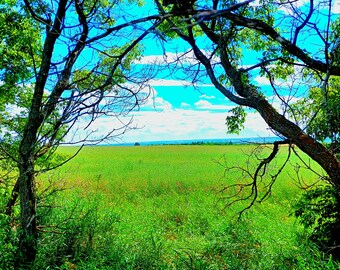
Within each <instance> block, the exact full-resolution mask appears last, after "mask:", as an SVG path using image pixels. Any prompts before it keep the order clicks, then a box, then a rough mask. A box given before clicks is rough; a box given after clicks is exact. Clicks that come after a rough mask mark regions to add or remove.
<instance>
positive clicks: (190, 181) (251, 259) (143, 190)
mask: <svg viewBox="0 0 340 270" xmlns="http://www.w3.org/2000/svg"><path fill="white" fill-rule="evenodd" d="M252 147H254V146H206V145H200V146H150V147H100V146H97V147H86V148H85V149H83V151H82V152H81V153H80V154H79V155H78V156H77V157H76V158H75V159H73V160H72V161H71V162H69V163H68V164H66V165H65V166H63V167H62V168H61V169H60V170H59V171H58V172H56V171H54V172H53V173H54V174H55V175H53V174H50V175H49V176H48V177H49V178H53V177H54V178H55V180H56V181H58V184H59V185H60V186H62V187H68V188H69V189H67V190H65V191H63V192H60V193H57V195H54V196H53V197H50V198H49V199H47V200H46V201H45V202H44V204H45V205H44V206H45V207H42V208H41V209H42V210H41V212H40V217H41V218H40V223H41V224H48V225H49V227H46V228H45V229H44V230H42V237H41V239H42V241H41V242H40V244H39V254H38V259H37V262H36V266H35V267H36V269H46V268H47V267H49V269H53V268H54V269H70V268H75V267H77V268H78V269H335V268H336V265H335V263H334V262H333V261H332V260H331V259H329V258H327V257H326V256H324V255H323V254H322V253H319V252H318V251H317V250H316V249H315V248H313V246H312V245H311V243H309V242H308V241H307V240H306V239H307V238H306V237H305V232H304V231H303V230H302V228H301V227H300V226H299V225H298V224H297V222H296V221H295V219H294V218H293V217H291V216H290V208H291V205H292V204H293V203H294V202H295V201H296V199H297V198H298V197H299V195H300V194H301V190H300V189H299V188H297V186H296V185H295V184H294V181H292V180H293V178H294V176H295V171H294V166H293V165H295V164H296V163H297V162H298V160H297V159H294V158H293V159H292V161H291V163H290V164H291V165H288V168H286V170H285V171H284V172H283V173H282V174H281V175H280V177H279V178H278V180H277V182H276V183H275V186H274V188H273V195H272V196H271V197H270V198H269V199H268V200H267V201H265V202H264V203H261V204H255V205H254V207H253V208H251V209H250V210H249V211H247V212H246V213H245V214H244V215H243V216H242V219H241V220H240V221H237V213H238V211H240V210H241V209H242V208H243V207H244V206H245V204H244V203H240V204H236V205H233V206H232V207H230V208H225V207H224V206H225V204H226V202H225V201H224V200H222V199H221V198H222V193H220V192H219V191H220V190H221V189H222V188H223V187H225V186H226V185H228V184H231V183H233V181H234V180H235V179H239V178H240V176H241V175H240V174H239V173H238V172H237V171H233V172H232V173H229V174H226V175H225V174H224V168H223V166H222V165H221V163H222V164H224V163H225V162H227V164H228V166H236V165H237V166H240V165H242V164H245V165H246V164H247V162H248V161H247V153H250V151H252V149H253V148H252ZM74 151H75V148H73V147H64V148H62V149H61V153H63V154H66V155H70V154H72V153H73V152H74ZM268 151H269V150H266V149H264V152H263V155H264V156H265V155H266V154H268V153H269V152H268ZM284 152H285V149H284ZM285 155H286V154H285V153H283V154H281V155H280V156H279V157H278V159H277V160H276V161H275V162H276V165H272V168H271V170H274V169H275V166H280V164H281V163H282V162H283V161H284V158H285ZM41 177H42V178H45V179H46V178H47V176H46V175H43V176H41ZM304 177H305V178H306V179H308V180H312V179H311V178H312V177H313V175H312V174H309V173H308V172H307V171H306V172H304ZM50 205H53V208H51V207H49V206H50ZM51 225H53V226H51Z"/></svg>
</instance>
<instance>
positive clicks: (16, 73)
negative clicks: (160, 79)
mask: <svg viewBox="0 0 340 270" xmlns="http://www.w3.org/2000/svg"><path fill="white" fill-rule="evenodd" d="M130 2H131V1H130ZM124 5H125V7H126V4H125V3H124V2H123V1H119V2H118V1H113V2H110V1H102V0H93V1H92V0H91V1H90V0H89V1H78V0H61V1H58V2H54V1H50V2H48V1H40V0H37V1H35V0H33V1H30V0H24V1H18V2H16V1H2V3H1V9H2V11H4V12H3V13H1V15H0V16H1V17H3V18H4V20H1V22H0V27H1V28H2V29H5V31H4V32H3V31H0V35H1V38H2V43H1V50H0V54H1V57H0V59H2V62H1V66H0V68H1V69H0V71H1V73H0V75H1V76H2V77H1V80H2V82H3V83H2V85H1V93H2V95H1V98H2V99H3V100H1V106H2V109H4V108H5V107H6V106H7V108H9V107H8V106H9V105H10V104H15V106H14V107H12V109H15V110H16V111H19V113H15V112H14V110H12V113H8V114H6V115H4V116H3V117H2V118H1V132H2V134H1V136H2V150H3V151H2V155H3V156H5V157H6V158H5V159H6V160H9V159H10V160H11V161H12V162H14V163H15V165H16V166H17V171H18V179H17V181H16V183H15V184H14V187H13V190H12V192H11V196H10V198H9V201H8V203H7V208H6V213H7V215H9V216H10V215H12V214H13V211H12V208H13V206H14V204H15V202H16V201H17V199H18V198H19V199H20V230H21V232H20V237H19V238H20V239H19V246H20V251H21V255H20V256H18V262H17V266H18V267H29V266H30V265H31V264H32V262H34V259H35V256H36V252H37V240H38V229H37V225H38V224H37V212H36V207H37V195H36V175H37V173H38V172H40V171H46V170H49V169H51V167H52V165H51V164H52V163H51V162H48V160H49V159H50V158H51V157H52V156H53V153H54V152H55V150H56V148H57V147H58V146H59V145H60V144H61V143H63V142H65V140H68V142H69V143H80V144H85V143H98V142H101V141H102V140H104V139H108V138H110V137H112V136H116V135H117V134H119V133H120V132H121V133H122V132H125V130H126V129H127V128H128V125H129V123H130V121H129V120H124V119H121V120H120V122H119V123H120V126H117V125H115V126H113V127H112V130H111V131H110V132H109V133H108V134H107V135H106V136H102V137H95V134H94V132H93V131H91V130H89V126H90V125H91V124H92V123H94V122H95V121H96V120H97V119H98V118H99V117H107V116H113V117H115V118H120V117H122V116H125V115H127V114H128V113H129V112H130V111H131V110H133V109H135V108H137V107H138V106H139V105H140V104H141V103H142V102H143V100H145V98H146V97H147V93H146V92H145V91H142V90H143V89H144V88H145V86H146V79H145V78H150V77H151V75H152V73H148V72H150V71H149V70H144V72H141V71H140V70H137V71H134V70H133V68H132V66H131V63H132V61H133V60H134V59H136V58H138V57H139V55H140V53H141V51H142V47H141V46H140V45H139V43H140V41H141V40H143V38H145V37H146V36H147V35H148V34H150V33H152V32H153V30H154V29H155V28H156V27H157V26H158V25H159V23H160V22H161V20H162V18H160V16H158V15H155V16H147V17H144V18H140V19H136V20H133V18H132V15H130V14H128V13H127V12H124ZM32 33H34V35H31V34H32ZM40 39H41V40H42V43H40V42H39V40H40ZM19 93H22V94H19ZM77 125H78V129H77ZM80 130H82V132H81V133H80V134H79V132H78V134H73V136H71V135H72V134H71V133H73V132H76V131H80ZM39 161H41V162H40V163H39V168H38V166H37V164H38V162H39ZM54 165H55V164H54Z"/></svg>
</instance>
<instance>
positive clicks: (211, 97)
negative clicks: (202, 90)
mask: <svg viewBox="0 0 340 270" xmlns="http://www.w3.org/2000/svg"><path fill="white" fill-rule="evenodd" d="M200 98H206V99H215V98H216V97H215V96H207V95H206V94H203V95H200Z"/></svg>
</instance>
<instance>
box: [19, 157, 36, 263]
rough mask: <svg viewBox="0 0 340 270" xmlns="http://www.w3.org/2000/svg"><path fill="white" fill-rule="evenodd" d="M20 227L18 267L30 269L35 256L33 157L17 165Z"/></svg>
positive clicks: (24, 158) (23, 158) (23, 159)
mask: <svg viewBox="0 0 340 270" xmlns="http://www.w3.org/2000/svg"><path fill="white" fill-rule="evenodd" d="M19 194H20V210H21V213H20V225H21V234H20V239H19V247H20V251H21V256H20V258H18V259H19V262H18V263H19V265H20V267H27V268H28V267H30V265H31V264H32V263H33V262H34V260H35V257H36V254H37V239H38V233H37V219H36V205H37V197H36V190H35V174H34V156H33V155H30V156H28V157H21V160H20V165H19Z"/></svg>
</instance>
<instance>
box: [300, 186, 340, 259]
mask: <svg viewBox="0 0 340 270" xmlns="http://www.w3.org/2000/svg"><path fill="white" fill-rule="evenodd" d="M294 215H295V216H296V217H298V218H299V221H300V222H301V224H302V225H304V226H305V227H306V228H307V229H308V230H309V231H310V238H311V239H312V240H313V241H314V242H315V243H316V244H317V245H318V246H319V247H320V248H321V249H322V250H324V251H326V252H328V253H330V254H332V255H333V256H334V257H335V258H337V259H339V258H340V234H339V230H340V193H339V190H337V189H336V188H335V187H333V186H322V187H317V188H313V189H311V190H308V191H306V192H305V193H303V194H302V196H301V198H300V200H299V201H298V202H297V204H296V205H295V206H294Z"/></svg>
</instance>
